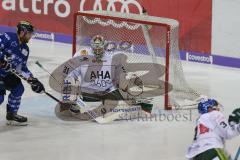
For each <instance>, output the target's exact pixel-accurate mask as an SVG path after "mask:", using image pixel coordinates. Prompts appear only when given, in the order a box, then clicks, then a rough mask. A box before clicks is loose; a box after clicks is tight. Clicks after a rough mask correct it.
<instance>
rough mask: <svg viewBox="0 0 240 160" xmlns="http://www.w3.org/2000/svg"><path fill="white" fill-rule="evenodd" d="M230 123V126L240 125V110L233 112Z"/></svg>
mask: <svg viewBox="0 0 240 160" xmlns="http://www.w3.org/2000/svg"><path fill="white" fill-rule="evenodd" d="M228 123H229V124H230V125H233V124H239V123H240V108H237V109H235V110H233V112H232V114H230V115H229V118H228Z"/></svg>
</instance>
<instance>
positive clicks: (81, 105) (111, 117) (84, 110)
mask: <svg viewBox="0 0 240 160" xmlns="http://www.w3.org/2000/svg"><path fill="white" fill-rule="evenodd" d="M35 64H36V65H37V66H38V67H40V68H41V69H42V70H44V71H45V72H47V73H48V74H49V75H50V76H51V77H52V78H53V79H54V80H56V82H57V83H58V84H59V85H61V84H60V83H59V82H58V81H57V79H56V78H55V77H54V76H53V75H52V74H51V73H49V72H48V71H47V70H46V69H45V68H44V67H43V65H42V64H40V62H38V61H36V62H35ZM70 67H71V66H70ZM46 94H47V95H48V94H49V93H46ZM48 96H49V95H48ZM51 98H53V97H51ZM57 102H61V101H60V100H58V99H57ZM61 103H62V102H61ZM76 103H77V105H78V106H79V108H80V112H81V113H87V114H88V115H89V116H90V117H92V118H93V119H94V120H95V121H96V122H97V123H99V124H106V123H110V122H113V121H114V120H116V119H117V118H119V115H120V114H121V113H122V112H116V113H113V114H111V115H108V116H107V117H102V116H99V117H97V114H96V113H95V112H94V111H92V110H90V107H89V106H87V104H86V103H85V102H84V101H83V100H82V99H81V98H79V97H77V100H76Z"/></svg>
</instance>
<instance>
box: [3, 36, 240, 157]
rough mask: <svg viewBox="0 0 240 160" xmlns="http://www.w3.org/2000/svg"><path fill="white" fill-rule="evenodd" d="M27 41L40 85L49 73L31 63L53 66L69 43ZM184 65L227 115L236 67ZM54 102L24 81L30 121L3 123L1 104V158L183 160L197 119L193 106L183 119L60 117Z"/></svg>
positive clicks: (239, 87) (233, 144)
mask: <svg viewBox="0 0 240 160" xmlns="http://www.w3.org/2000/svg"><path fill="white" fill-rule="evenodd" d="M29 46H30V50H31V54H30V58H29V63H28V65H29V68H30V69H31V70H32V71H33V73H34V75H35V76H36V77H38V78H39V79H40V80H41V81H43V82H44V83H45V84H46V83H48V78H49V76H48V74H47V73H45V72H44V71H42V70H41V69H40V68H38V67H37V66H36V65H35V64H34V62H35V61H36V60H38V61H39V62H41V63H42V64H43V66H44V67H45V68H47V69H48V70H49V71H53V70H54V69H55V68H56V67H57V66H58V65H59V64H61V63H62V62H64V61H66V60H68V59H69V58H70V57H71V45H69V44H62V43H55V42H46V41H40V40H32V41H31V42H30V44H29ZM183 67H184V72H185V75H186V78H187V80H188V82H189V84H190V85H191V86H192V87H193V88H197V90H198V91H200V92H201V93H203V94H206V95H208V96H210V97H213V98H216V99H217V100H219V102H221V103H222V105H223V106H224V107H225V108H224V111H223V112H224V114H225V115H226V116H227V117H228V115H229V114H230V113H231V112H232V110H233V109H234V108H236V107H240V96H239V93H238V92H239V91H240V84H239V82H240V70H239V69H232V68H225V67H219V66H212V65H204V64H196V63H190V62H184V64H183ZM46 88H47V91H49V92H50V93H53V92H52V90H51V89H50V88H49V87H48V86H46ZM6 99H7V97H5V101H6ZM55 105H56V103H55V102H54V101H53V100H51V99H49V98H48V97H47V96H45V95H38V94H35V93H33V92H32V91H31V89H30V88H29V86H27V84H25V94H24V97H23V100H22V104H21V108H20V110H19V113H20V114H22V115H25V116H27V117H28V119H29V125H28V126H25V127H10V126H6V125H5V106H6V102H5V103H4V104H2V105H1V107H0V160H146V159H148V160H184V159H186V158H185V156H184V155H185V153H186V151H187V148H188V146H189V145H190V143H191V142H192V139H193V136H194V127H195V126H194V125H195V120H196V118H197V113H196V112H195V111H193V112H191V113H190V112H189V116H191V118H189V119H188V121H167V120H165V121H152V122H150V121H148V122H146V121H142V120H141V121H134V122H132V121H116V122H113V123H111V124H107V125H99V124H97V123H94V122H78V121H62V120H60V119H58V118H57V117H56V116H55V114H54V108H55ZM180 114H181V113H180ZM239 145H240V137H237V138H235V139H232V140H230V141H227V144H226V147H227V149H228V151H229V152H230V153H231V154H233V155H235V154H236V151H237V149H238V147H239Z"/></svg>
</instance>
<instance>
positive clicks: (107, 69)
mask: <svg viewBox="0 0 240 160" xmlns="http://www.w3.org/2000/svg"><path fill="white" fill-rule="evenodd" d="M104 47H105V40H104V38H103V37H102V36H100V35H96V36H94V37H93V38H92V40H91V47H82V48H81V49H80V50H79V51H78V52H77V53H76V54H75V55H74V58H76V57H78V58H79V59H81V60H82V61H83V62H85V63H84V64H82V65H80V66H79V67H77V68H76V69H74V70H73V71H72V72H70V73H69V74H68V76H67V78H68V79H71V78H74V79H75V80H78V81H79V82H80V92H81V93H80V95H81V96H82V100H83V101H87V102H96V101H102V102H103V104H104V102H105V100H113V101H119V100H126V99H128V98H129V96H128V98H126V96H123V94H126V93H127V91H128V87H129V86H128V82H126V81H125V76H126V71H125V68H124V63H126V56H125V55H124V54H121V52H119V53H117V52H114V53H113V52H108V51H106V50H105V48H104ZM134 83H135V84H136V85H138V86H140V87H141V85H142V84H141V80H139V77H137V76H136V77H135V80H134ZM127 94H128V93H127ZM137 105H140V109H143V110H144V111H147V112H151V110H152V104H149V103H138V104H137ZM71 106H72V107H70V111H72V112H74V113H80V110H79V109H78V107H77V106H76V105H71Z"/></svg>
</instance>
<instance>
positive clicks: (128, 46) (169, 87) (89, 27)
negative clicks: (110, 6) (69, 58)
mask: <svg viewBox="0 0 240 160" xmlns="http://www.w3.org/2000/svg"><path fill="white" fill-rule="evenodd" d="M178 31H179V23H178V21H176V20H174V19H168V18H161V17H153V16H148V15H139V14H124V13H118V12H109V11H101V12H99V11H84V12H77V13H75V15H74V28H73V51H72V52H73V54H74V53H76V52H77V51H78V50H79V49H81V48H82V47H86V46H90V40H91V38H92V37H93V36H95V35H101V36H103V37H104V38H105V40H106V45H105V50H106V52H108V53H111V52H112V53H114V52H121V53H124V54H125V55H126V56H127V60H126V61H127V63H126V64H125V68H126V70H127V73H128V74H129V75H130V74H134V75H137V76H138V77H139V78H140V79H141V80H142V82H143V85H144V87H143V92H142V94H139V95H138V97H137V98H152V99H154V102H155V104H156V106H158V107H164V108H165V109H166V110H171V109H174V108H180V109H181V108H183V109H184V108H185V107H187V106H193V105H196V104H197V102H196V101H197V100H198V99H199V97H200V94H198V93H197V92H196V91H195V90H193V89H192V88H190V87H189V85H188V84H187V82H186V79H185V76H184V73H183V70H182V64H181V61H180V57H179V48H178V40H179V37H178ZM132 89H133V88H132ZM133 90H134V89H133ZM186 100H187V101H186ZM184 102H187V103H184Z"/></svg>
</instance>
